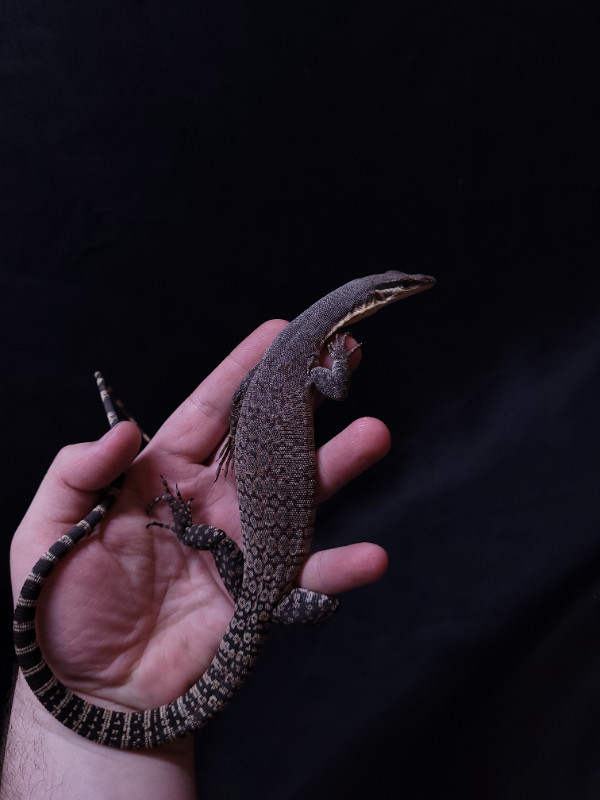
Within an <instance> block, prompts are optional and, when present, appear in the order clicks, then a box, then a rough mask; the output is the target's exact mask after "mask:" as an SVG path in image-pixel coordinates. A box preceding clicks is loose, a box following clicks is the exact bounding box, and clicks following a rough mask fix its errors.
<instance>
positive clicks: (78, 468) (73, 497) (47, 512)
mask: <svg viewBox="0 0 600 800" xmlns="http://www.w3.org/2000/svg"><path fill="white" fill-rule="evenodd" d="M139 447H140V432H139V429H138V427H137V425H135V424H134V423H133V422H119V423H118V425H116V426H115V427H114V428H111V429H110V430H109V431H107V432H106V433H105V434H104V436H103V437H102V438H101V439H99V440H98V441H97V442H83V443H81V444H73V445H69V446H67V447H64V448H63V449H62V450H61V451H60V452H59V453H58V454H57V456H56V458H55V459H54V461H53V462H52V464H51V465H50V468H49V469H48V472H47V473H46V475H45V476H44V479H43V480H42V482H41V484H40V487H39V489H38V491H37V493H36V495H35V497H34V499H33V501H32V503H31V505H30V507H29V509H28V511H27V513H26V515H25V517H24V519H23V522H22V523H21V527H23V526H29V525H31V523H35V525H34V527H37V526H38V525H41V526H50V527H53V528H56V525H57V524H58V525H61V524H62V525H65V524H66V525H73V524H75V523H76V522H78V521H79V520H80V519H81V518H82V517H84V516H85V515H86V514H87V513H89V511H90V510H91V508H90V503H92V504H93V503H94V502H95V500H96V497H97V496H98V494H99V492H101V490H102V489H104V488H106V487H107V486H109V485H110V484H111V483H112V481H113V480H114V479H115V478H117V477H118V476H119V475H120V474H121V473H122V472H124V471H125V470H126V469H127V467H128V466H129V465H130V464H131V462H132V461H133V459H134V458H135V456H136V455H137V452H138V450H139ZM56 538H57V537H56Z"/></svg>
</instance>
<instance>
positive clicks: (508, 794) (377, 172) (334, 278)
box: [0, 0, 600, 800]
mask: <svg viewBox="0 0 600 800" xmlns="http://www.w3.org/2000/svg"><path fill="white" fill-rule="evenodd" d="M599 23H600V20H599V15H598V12H597V11H596V6H595V4H594V3H584V2H576V3H571V2H570V3H567V2H563V3H559V2H548V3H545V4H541V3H530V2H505V3H471V2H466V1H463V2H458V3H447V2H440V1H439V0H438V2H427V0H425V2H423V0H420V1H419V2H403V3H397V2H369V3H365V2H353V1H352V0H348V2H344V3H341V2H327V1H325V2H322V1H321V2H308V1H306V2H294V3H289V2H280V1H278V2H263V3H243V2H236V0H232V2H229V3H223V2H219V3H216V2H212V3H210V2H209V3H206V2H205V3H198V2H188V1H187V0H178V1H177V2H166V1H165V0H162V2H161V1H160V0H150V2H144V3H142V2H138V0H135V1H134V2H127V3H123V2H118V3H117V2H114V1H113V2H111V1H110V0H97V2H95V3H93V4H84V5H79V6H77V5H75V4H66V3H64V2H53V3H41V2H34V1H33V0H21V2H19V3H17V2H7V3H2V6H1V7H0V36H1V37H2V45H1V49H0V80H1V87H0V88H1V96H0V120H1V126H0V145H1V148H2V149H1V153H0V156H1V161H0V168H1V173H2V174H1V178H0V203H1V209H0V210H1V220H0V221H1V229H0V270H1V294H0V296H1V301H2V313H1V320H0V324H1V325H2V350H1V352H2V357H3V358H2V399H3V413H2V421H3V424H2V433H1V436H2V443H3V447H2V452H3V458H2V460H1V466H2V476H1V478H2V481H1V486H2V520H3V532H2V540H1V541H2V547H3V554H4V557H3V564H4V566H3V567H2V570H3V571H2V587H3V594H2V625H3V639H2V641H3V651H2V652H3V653H4V658H3V664H2V666H3V670H4V672H3V674H4V676H5V677H4V685H5V686H8V679H9V674H10V663H9V661H10V658H11V656H10V653H11V646H10V634H9V629H10V617H11V600H10V592H9V588H8V582H9V577H8V566H7V559H8V548H9V542H10V538H11V535H12V531H13V530H14V528H15V527H16V525H17V524H18V521H19V519H20V518H21V516H22V514H23V512H24V511H25V509H26V507H27V504H28V502H29V500H30V499H31V497H32V496H33V493H34V491H35V488H36V487H37V484H38V482H39V480H40V478H41V477H42V475H43V473H44V471H45V469H46V468H47V466H48V464H49V463H50V461H51V459H52V457H53V455H54V454H55V452H56V451H57V449H58V448H59V447H61V446H62V445H64V444H66V443H68V442H71V441H82V440H87V439H90V438H93V437H97V436H99V435H101V433H102V432H103V430H104V426H105V421H104V418H103V414H102V409H101V406H100V404H99V402H98V400H97V398H96V393H95V392H96V390H95V384H94V381H93V377H92V375H93V372H94V370H95V369H99V368H100V369H102V370H104V371H105V373H106V374H107V376H108V377H109V379H110V381H111V382H112V383H113V384H114V385H115V386H116V387H117V389H118V392H119V394H120V395H121V396H122V397H123V399H124V400H125V401H126V402H127V405H128V406H129V407H130V408H131V410H132V411H133V413H134V415H135V416H136V418H138V420H139V421H140V422H141V423H142V425H143V427H144V428H146V429H147V430H149V431H152V430H155V429H156V428H157V427H158V425H159V424H160V422H161V421H162V420H163V419H164V417H165V416H166V414H168V413H169V412H170V411H171V410H172V408H173V407H175V406H176V405H177V404H178V403H179V402H180V401H181V400H182V399H183V398H184V397H185V396H186V394H187V393H189V392H190V391H191V390H192V389H193V388H194V387H195V385H196V384H197V383H198V382H199V381H200V380H201V379H202V378H203V377H204V376H205V375H206V374H207V373H208V372H209V371H210V370H211V369H212V368H213V367H214V366H215V365H216V364H217V363H218V362H219V361H220V360H221V358H222V357H223V356H224V355H225V354H226V353H227V352H228V351H229V350H230V349H231V348H232V347H233V346H234V345H235V344H236V343H237V342H238V341H239V340H240V339H241V338H242V337H243V336H244V335H246V334H247V333H248V332H249V331H250V330H252V329H253V328H254V327H255V326H256V325H258V324H259V323H260V322H262V321H263V320H264V319H266V318H268V317H272V316H276V317H285V318H291V317H293V316H295V315H296V314H297V313H299V312H300V311H301V310H303V309H304V308H305V307H306V306H307V305H309V304H310V303H311V302H312V301H314V300H315V299H317V298H318V297H320V296H321V295H322V294H324V293H325V292H326V291H329V290H330V289H332V288H334V287H335V286H337V285H338V284H340V283H343V282H345V281H346V280H349V279H351V278H354V277H357V276H360V275H362V274H367V273H372V272H379V271H382V270H385V269H388V268H399V269H403V270H404V271H406V272H411V271H412V272H426V273H430V274H433V275H435V276H436V277H437V278H438V286H437V287H436V288H435V289H434V290H433V291H431V292H428V293H426V294H423V295H420V296H419V297H416V298H411V299H410V300H408V301H407V302H406V303H403V304H401V305H399V306H395V307H394V308H393V309H390V310H388V311H386V312H384V313H382V314H380V315H378V316H377V317H374V318H371V319H370V320H368V321H365V322H364V323H361V325H360V327H359V328H357V330H356V331H355V333H356V335H357V336H358V338H359V339H360V340H361V341H363V343H364V349H363V353H364V357H363V363H362V366H361V368H360V370H359V372H358V373H357V375H356V376H355V380H354V383H353V388H352V396H351V399H350V400H349V401H347V402H346V403H345V404H343V405H341V406H337V405H334V404H327V406H326V407H325V408H323V409H322V411H321V412H320V413H319V416H320V420H319V437H320V439H321V440H322V439H323V438H325V437H327V436H328V435H331V434H332V433H333V432H335V431H336V430H338V429H339V428H340V427H341V426H343V425H345V424H347V423H348V422H349V421H350V420H351V419H353V418H355V417H356V416H359V415H363V414H365V415H375V416H380V417H381V418H382V419H384V420H385V421H386V423H387V424H388V425H389V427H390V429H391V430H392V434H393V437H394V447H393V450H392V452H391V454H390V455H389V456H388V457H387V458H386V459H385V460H384V461H383V462H382V463H381V464H380V465H378V466H377V467H375V468H374V469H372V470H371V471H370V473H369V474H368V475H366V476H363V477H361V478H360V479H358V480H357V481H356V482H355V483H354V484H353V485H352V487H350V489H348V490H346V491H345V492H342V494H341V495H340V496H339V497H338V498H336V499H335V500H333V501H331V502H330V503H329V504H328V505H327V506H326V507H325V508H324V509H323V510H322V512H321V514H320V518H319V523H318V528H317V537H316V540H315V544H316V546H317V547H325V546H333V545H336V544H343V543H348V542H351V541H356V540H362V539H368V540H372V541H376V542H379V543H380V544H382V545H384V546H385V547H386V548H387V549H388V551H389V554H390V559H391V563H390V569H389V571H388V573H387V575H386V577H385V578H384V579H383V580H382V581H381V582H380V583H378V584H377V585H374V586H370V587H366V588H364V589H361V590H360V591H356V592H354V593H352V594H349V595H346V596H344V598H343V606H342V609H341V611H340V613H339V614H338V615H337V617H336V618H335V619H333V620H332V621H330V623H329V624H328V625H327V626H326V627H324V628H320V629H315V630H312V629H311V630H305V629H302V630H287V629H286V630H277V631H275V632H274V634H273V635H272V637H271V639H270V641H269V643H268V646H267V647H266V649H265V651H264V653H263V655H262V657H261V660H260V661H259V664H258V666H257V668H256V669H255V671H254V673H253V675H252V676H251V678H250V680H249V681H248V683H247V685H246V687H245V689H244V691H243V692H242V693H241V694H240V695H239V696H238V698H236V700H235V702H234V703H233V704H232V706H231V707H230V708H229V709H228V710H227V711H226V712H224V713H223V714H222V715H221V716H220V717H219V718H217V719H216V720H214V721H213V722H212V723H211V724H210V725H209V726H208V727H207V728H205V729H204V730H203V731H201V732H200V734H199V735H198V736H197V764H198V773H199V792H200V793H201V795H202V796H203V797H210V798H232V799H233V800H235V798H248V797H257V798H258V797H260V798H262V799H263V800H269V798H286V800H296V798H300V797H311V798H316V800H319V799H320V798H330V797H347V798H362V797H365V796H373V797H396V796H398V797H402V798H405V800H416V799H417V798H418V799H419V800H422V799H425V800H430V799H431V800H437V799H438V798H460V799H461V800H471V799H473V800H475V799H477V800H481V799H482V798H491V799H492V800H494V799H496V798H497V799H498V800H500V799H502V800H520V799H521V798H523V800H524V799H525V798H527V799H528V800H531V798H544V800H553V799H554V798H561V800H562V799H563V798H564V800H573V799H575V800H579V799H580V798H582V799H583V798H585V799H586V800H587V799H591V800H593V799H594V798H600V755H599V754H600V714H599V712H600V537H599V536H598V518H599V515H598V511H599V505H600V503H599V498H598V470H597V466H596V461H597V454H598V446H599V445H600V430H599V425H598V419H597V417H598V389H599V377H598V367H599V360H600V359H599V356H600V314H599V302H598V301H599V299H600V298H599V289H600V279H599V277H598V267H599V265H600V261H599V255H600V252H599V251H600V247H599V238H600V236H599V227H598V223H599V210H600V198H599V192H600V186H599V182H600V169H599V166H600V165H599V157H598V153H599V145H598V142H599V141H600V135H599V133H600V132H599V126H598V116H599V115H598V112H599V110H600V109H599V107H598V106H599V104H600V103H599V91H598V82H599V81H598V79H599V78H600V56H599V52H600V48H599V46H598V42H599V41H600V24H599ZM57 533H60V532H57ZM84 601H85V599H84V598H82V602H84Z"/></svg>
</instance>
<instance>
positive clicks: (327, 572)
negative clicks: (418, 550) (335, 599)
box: [298, 542, 388, 595]
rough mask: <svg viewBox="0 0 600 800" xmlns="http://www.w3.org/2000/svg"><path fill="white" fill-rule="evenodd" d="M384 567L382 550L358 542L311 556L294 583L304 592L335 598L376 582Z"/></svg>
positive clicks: (386, 564) (385, 554)
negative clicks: (330, 595)
mask: <svg viewBox="0 0 600 800" xmlns="http://www.w3.org/2000/svg"><path fill="white" fill-rule="evenodd" d="M387 566H388V557H387V553H386V551H385V550H384V549H383V547H380V546H379V545H377V544H373V543H371V542H361V543H359V544H350V545H346V546H345V547H336V548H334V549H332V550H320V551H318V552H316V553H312V554H311V555H310V556H309V558H308V559H307V560H306V563H305V564H304V567H303V568H302V571H301V573H300V576H299V579H298V582H299V585H300V586H302V587H303V588H304V589H312V590H313V591H314V592H323V593H324V594H332V595H335V594H339V593H340V592H347V591H348V590H350V589H357V588H358V587H359V586H365V585H366V584H368V583H373V581H376V580H379V578H381V577H382V575H383V574H384V573H385V571H386V569H387Z"/></svg>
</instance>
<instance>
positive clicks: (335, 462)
mask: <svg viewBox="0 0 600 800" xmlns="http://www.w3.org/2000/svg"><path fill="white" fill-rule="evenodd" d="M390 445H391V437H390V432H389V430H388V429H387V427H386V426H385V425H384V423H383V422H381V420H378V419H375V418H373V417H362V418H361V419H357V420H355V421H354V422H352V423H351V424H350V425H349V426H348V427H347V428H345V429H344V430H343V431H342V432H341V433H339V434H338V435H337V436H334V438H333V439H330V440H329V441H328V442H327V443H326V444H324V445H323V446H322V447H320V448H319V450H318V451H317V474H318V476H319V487H318V491H317V502H318V503H322V502H323V501H325V500H327V498H329V497H331V495H333V494H335V492H337V491H338V490H339V489H341V488H342V486H345V485H346V484H347V483H348V482H349V481H351V480H352V479H353V478H356V476H357V475H360V474H361V472H364V471H365V470H366V469H368V468H369V467H371V466H372V465H373V464H375V463H376V462H377V461H379V460H380V459H381V458H383V457H384V456H385V455H386V453H387V452H388V451H389V449H390Z"/></svg>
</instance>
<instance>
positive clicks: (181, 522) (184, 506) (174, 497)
mask: <svg viewBox="0 0 600 800" xmlns="http://www.w3.org/2000/svg"><path fill="white" fill-rule="evenodd" d="M160 477H161V480H162V482H163V486H164V487H165V491H164V492H163V494H159V495H158V496H157V497H155V498H154V499H153V500H151V501H150V502H149V503H148V505H147V506H146V514H150V512H151V511H152V509H153V508H154V506H155V505H156V504H157V503H161V502H165V503H167V505H168V506H169V508H170V510H171V514H172V515H173V523H172V524H168V523H166V522H158V521H157V520H153V521H152V522H149V523H148V524H147V525H146V527H147V528H151V527H153V526H156V527H157V528H167V529H168V530H170V531H173V532H174V533H176V534H177V536H178V538H179V539H181V538H182V537H183V536H184V535H185V533H186V531H187V530H188V529H189V528H190V527H191V526H192V512H191V506H192V501H193V498H192V497H190V499H189V500H187V501H185V500H184V499H183V497H182V496H181V492H180V491H179V486H177V484H175V494H173V493H172V492H171V490H170V489H169V484H168V483H167V481H166V480H165V478H164V477H163V476H162V475H161V476H160Z"/></svg>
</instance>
